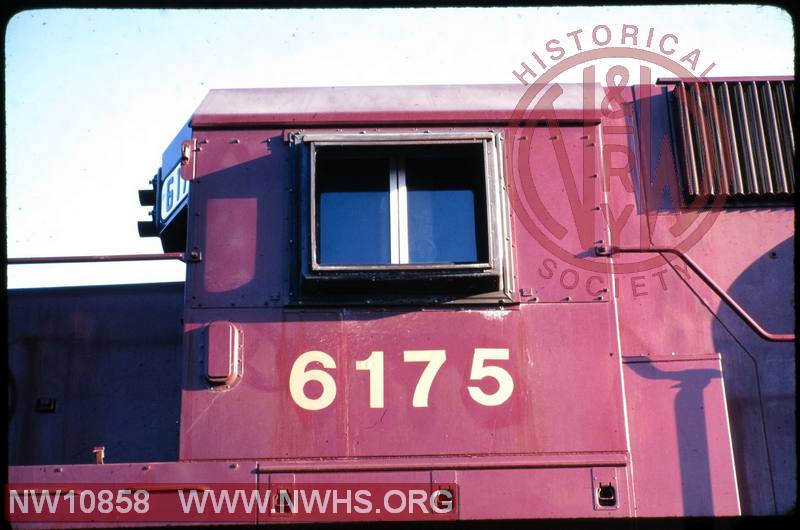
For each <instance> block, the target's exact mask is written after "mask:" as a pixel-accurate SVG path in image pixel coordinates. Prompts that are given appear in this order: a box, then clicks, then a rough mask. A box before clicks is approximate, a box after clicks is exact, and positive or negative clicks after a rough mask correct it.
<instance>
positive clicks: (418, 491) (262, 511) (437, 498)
mask: <svg viewBox="0 0 800 530" xmlns="http://www.w3.org/2000/svg"><path fill="white" fill-rule="evenodd" d="M456 491H457V490H456V486H455V484H440V485H438V486H436V487H431V486H430V484H425V485H422V484H420V485H418V486H417V485H414V486H410V485H408V484H403V485H399V484H391V485H390V484H369V485H358V486H355V485H348V486H345V485H342V484H336V485H327V486H318V485H315V486H314V487H309V486H302V487H298V486H297V485H291V486H283V485H281V486H277V487H276V485H273V487H272V488H271V489H259V488H254V487H242V485H241V484H238V485H226V486H225V487H222V485H217V486H209V485H204V486H197V487H186V486H185V485H183V486H178V485H176V486H175V487H170V486H169V485H164V484H159V485H157V486H153V485H138V486H127V487H125V488H124V489H122V488H120V487H119V486H117V487H114V486H110V485H102V487H100V485H92V486H88V485H76V484H71V485H69V486H66V485H59V486H58V487H55V486H54V485H52V484H50V485H47V486H45V485H36V486H34V485H30V484H26V485H24V486H23V485H16V486H12V485H9V486H8V487H7V488H6V493H7V496H6V516H7V518H8V519H9V520H11V521H20V522H46V521H64V522H80V521H116V522H148V521H149V522H157V521H162V522H167V521H200V520H202V521H209V520H211V521H220V522H225V521H228V522H238V521H247V520H250V519H251V517H252V516H267V517H287V518H293V519H300V520H309V521H313V520H331V521H335V520H353V519H355V520H391V519H398V520H431V519H440V520H441V519H455V518H457V508H456V495H455V492H456Z"/></svg>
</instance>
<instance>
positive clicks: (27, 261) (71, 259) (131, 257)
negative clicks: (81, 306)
mask: <svg viewBox="0 0 800 530" xmlns="http://www.w3.org/2000/svg"><path fill="white" fill-rule="evenodd" d="M168 259H177V260H181V261H184V262H186V261H193V256H187V255H186V254H184V253H183V252H164V253H162V254H112V255H105V256H51V257H42V258H8V259H7V260H6V263H8V264H9V265H33V264H42V263H97V262H108V261H155V260H168Z"/></svg>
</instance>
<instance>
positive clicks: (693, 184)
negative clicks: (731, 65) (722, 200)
mask: <svg viewBox="0 0 800 530" xmlns="http://www.w3.org/2000/svg"><path fill="white" fill-rule="evenodd" d="M674 84H675V89H674V92H673V94H674V97H673V102H674V105H675V106H674V111H675V115H676V118H677V121H676V125H677V129H678V130H677V131H676V133H677V134H676V137H677V138H676V140H677V142H678V144H679V146H680V147H681V151H682V158H683V162H684V163H683V166H684V171H683V173H684V184H685V187H686V192H687V194H688V195H689V197H690V198H698V197H730V198H732V199H734V200H736V199H741V200H744V201H750V200H760V199H767V200H769V199H770V198H771V199H781V198H790V197H791V196H792V195H793V194H794V190H795V182H794V131H793V130H792V116H793V115H794V114H793V113H794V81H793V80H753V81H680V80H678V81H676V82H675V83H674Z"/></svg>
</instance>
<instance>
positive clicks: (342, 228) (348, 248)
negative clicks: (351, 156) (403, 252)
mask: <svg viewBox="0 0 800 530" xmlns="http://www.w3.org/2000/svg"><path fill="white" fill-rule="evenodd" d="M387 178H388V177H387ZM319 224H320V227H319V234H320V263H322V264H325V265H348V264H385V263H389V262H390V260H391V255H390V252H391V250H390V247H389V241H390V240H389V193H388V191H386V192H383V191H333V192H322V193H321V194H320V201H319Z"/></svg>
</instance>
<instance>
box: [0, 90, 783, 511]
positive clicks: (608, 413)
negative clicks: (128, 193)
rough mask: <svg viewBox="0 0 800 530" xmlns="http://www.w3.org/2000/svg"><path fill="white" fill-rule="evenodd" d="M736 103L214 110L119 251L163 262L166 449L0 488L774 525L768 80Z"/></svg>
mask: <svg viewBox="0 0 800 530" xmlns="http://www.w3.org/2000/svg"><path fill="white" fill-rule="evenodd" d="M704 83H705V84H704ZM748 83H749V82H743V81H730V80H712V81H705V82H697V83H687V82H685V81H682V80H666V81H664V82H662V83H659V84H657V85H653V86H646V87H638V86H637V87H634V88H633V89H631V90H630V91H629V92H626V96H625V97H626V98H627V99H626V104H627V108H629V109H633V110H632V111H631V114H628V115H625V116H620V115H618V114H614V115H609V114H608V113H606V112H605V111H604V109H603V106H602V102H603V99H604V96H605V89H604V88H603V87H601V86H599V85H588V86H587V85H564V86H562V87H561V90H562V93H561V96H560V97H559V98H558V99H557V100H556V101H555V103H554V104H553V105H552V106H551V107H550V108H546V109H544V110H542V109H540V108H538V107H533V108H532V109H528V110H526V111H525V112H524V113H522V114H520V110H519V102H520V101H524V97H525V95H526V89H525V87H523V86H516V85H480V86H471V87H455V86H419V87H361V88H358V87H351V88H307V89H299V88H298V89H242V90H212V91H211V92H210V93H209V94H208V95H207V96H206V98H205V99H204V101H203V102H202V103H201V105H200V106H199V108H198V109H197V111H196V112H195V113H194V115H193V116H192V118H191V119H190V120H189V122H188V123H187V124H186V126H184V127H183V129H182V130H181V131H180V132H179V134H178V135H177V136H176V138H175V140H174V141H173V142H172V143H171V145H170V146H169V148H168V149H167V150H166V151H165V153H164V156H163V159H162V166H161V169H160V170H159V171H158V172H157V174H156V175H155V177H154V178H153V179H152V180H151V182H150V184H151V188H149V189H147V190H142V192H140V202H141V204H142V205H143V206H148V207H152V208H153V209H152V211H151V212H150V216H151V219H150V220H149V221H145V222H140V224H139V230H140V235H142V236H144V237H159V238H160V240H161V244H162V247H163V249H164V251H165V252H167V253H170V252H172V253H175V252H177V253H181V254H182V256H183V257H184V259H185V261H186V264H187V265H186V282H185V285H184V287H183V289H182V295H181V298H180V299H179V300H177V304H178V305H179V307H180V309H179V311H175V315H174V317H178V316H179V317H180V324H179V326H180V335H179V346H177V349H175V348H173V349H172V353H167V354H165V355H173V354H174V355H177V359H176V358H175V357H174V356H173V357H172V360H171V361H170V362H171V363H172V364H171V365H170V366H171V369H174V370H175V371H176V373H177V376H179V378H180V382H177V377H176V378H175V383H174V388H173V389H172V392H173V395H174V396H175V397H174V401H173V402H172V406H173V409H172V410H173V412H172V414H173V416H174V419H175V421H176V422H177V425H176V427H175V429H176V431H177V432H174V435H175V436H174V438H173V442H172V445H171V447H167V448H165V449H164V450H163V451H161V452H151V453H152V454H153V455H154V456H155V457H156V458H155V459H149V458H148V459H146V461H143V460H142V459H139V460H133V459H125V460H114V458H115V457H114V452H113V451H108V452H107V456H106V462H105V463H104V464H103V465H97V464H92V463H91V461H90V462H79V461H70V462H65V461H62V462H60V463H59V462H55V461H51V460H48V461H44V460H42V459H41V458H40V457H38V456H36V455H28V456H26V457H23V456H20V455H21V453H14V452H13V449H12V450H11V451H12V452H11V454H12V463H14V464H25V465H14V466H13V467H11V468H9V473H10V480H12V481H16V482H37V483H46V482H47V481H52V480H54V479H53V476H52V473H51V472H52V468H53V466H54V465H56V464H59V467H60V469H61V471H60V472H59V477H58V478H59V480H65V477H68V476H69V477H71V478H72V479H74V480H79V479H80V480H90V481H96V482H102V481H103V480H105V479H108V478H109V477H111V476H112V470H111V468H114V471H113V473H116V475H114V476H115V477H116V478H114V480H116V481H118V480H124V481H133V482H148V483H175V482H181V483H198V484H199V483H236V484H245V485H250V486H254V487H257V486H260V485H265V484H267V485H275V484H280V485H284V486H282V487H285V488H287V489H291V488H292V487H294V486H299V485H302V484H341V483H350V484H360V485H364V484H367V485H370V484H371V485H377V484H383V485H385V484H397V483H409V484H410V483H413V484H423V485H424V487H425V488H428V489H429V490H430V491H434V490H436V491H438V490H440V489H446V490H447V491H455V492H457V499H458V502H457V506H458V509H457V513H456V514H454V515H453V518H458V519H463V520H469V519H507V518H515V519H518V518H591V517H600V518H605V517H652V516H674V515H692V516H697V515H701V516H716V515H738V514H742V513H745V514H764V513H783V512H786V511H789V510H791V509H792V507H793V503H794V496H796V485H795V483H796V477H795V475H794V468H795V466H794V462H795V456H794V445H793V444H794V440H795V435H794V432H795V430H794V429H795V427H794V419H793V418H794V400H793V398H792V399H791V400H790V399H788V398H787V397H786V396H787V395H791V396H793V395H794V394H793V392H794V390H793V385H794V375H793V374H794V350H793V341H794V335H789V334H788V332H789V331H790V330H791V327H792V323H793V322H794V305H793V304H794V301H793V295H792V294H791V293H789V292H787V290H786V289H781V287H780V286H781V285H783V283H782V282H786V281H793V280H792V278H793V276H792V274H793V273H792V265H791V264H792V258H793V219H794V217H793V216H794V213H793V211H792V208H791V205H790V203H791V200H792V198H793V194H794V175H793V160H794V148H793V140H792V141H791V142H788V141H784V139H785V138H786V135H787V134H788V135H789V136H790V137H791V134H792V133H791V120H789V119H788V118H787V117H788V116H791V113H790V112H791V106H792V105H793V99H791V98H790V97H789V96H788V94H791V87H792V86H793V80H791V79H774V80H758V81H755V80H754V81H752V83H753V87H755V88H752V89H751V88H750V84H748ZM787 87H788V88H787ZM787 90H788V91H787ZM704 91H705V92H704ZM706 93H709V94H713V95H719V94H722V95H727V97H728V99H726V100H724V101H727V102H728V103H727V106H725V105H722V107H721V109H722V110H720V111H719V112H720V113H721V114H720V116H721V117H722V118H724V119H722V120H720V119H717V120H716V121H713V120H712V121H711V122H709V121H708V120H706V121H702V120H701V119H700V117H701V116H703V114H702V113H703V112H705V111H704V110H703V107H702V104H698V103H696V102H695V99H694V98H698V99H697V101H705V100H701V99H699V98H701V96H702V97H705V96H703V94H706ZM739 93H741V95H742V98H741V99H740V100H739V99H736V97H734V98H733V99H731V97H730V96H731V94H733V95H734V96H736V95H737V94H739ZM759 94H761V96H762V99H758V95H759ZM766 95H769V98H770V99H769V101H770V102H772V103H770V104H771V105H772V106H771V107H767V106H765V105H766V103H764V101H767V99H766ZM748 97H749V98H750V99H748ZM731 101H733V103H731ZM776 102H777V103H776ZM781 103H782V104H784V107H785V112H788V113H789V114H786V115H784V113H783V112H784V111H781V108H782V107H781V106H780V104H781ZM764 109H767V110H769V109H771V111H770V112H771V114H764V119H763V120H762V126H763V127H762V129H763V130H761V132H760V133H759V132H758V131H757V130H755V128H754V127H751V128H750V129H748V130H747V132H743V128H742V127H741V124H743V123H745V122H747V121H748V120H747V117H748V115H749V114H748V113H752V112H755V111H756V110H758V111H759V112H760V111H761V110H764ZM643 116H644V117H643ZM759 116H761V114H759ZM723 122H724V123H727V124H728V125H726V126H722V125H720V123H723ZM715 124H716V125H715ZM703 127H717V128H716V129H713V132H714V134H710V133H709V132H708V131H706V130H705V129H703ZM787 128H788V129H787ZM772 129H774V131H772ZM787 130H788V133H787V132H786V131H787ZM771 131H772V132H771ZM759 134H760V136H759ZM715 138H729V139H730V143H728V144H726V143H725V142H717V141H715ZM791 138H793V137H791ZM744 139H746V140H747V142H746V143H745V142H743V141H742V140H744ZM737 142H738V143H737ZM742 145H745V146H749V147H746V148H744V149H742V147H741V146H742ZM731 146H732V147H731ZM737 146H738V147H737ZM748 149H749V151H748ZM759 149H762V150H763V152H762V151H759ZM770 149H771V150H772V151H770ZM731 153H735V155H736V156H735V157H732V156H730V155H731ZM759 153H762V154H759ZM763 153H767V154H766V155H763ZM770 153H773V154H771V155H770ZM656 154H657V155H658V156H656ZM622 155H625V156H629V158H628V159H627V161H626V162H624V163H620V157H621V156H622ZM762 155H763V156H762ZM734 158H735V160H734ZM759 164H761V166H759ZM737 186H738V187H739V188H737ZM662 192H663V193H664V196H662V195H661V194H662ZM665 197H666V198H665ZM734 240H746V241H747V242H748V244H747V245H746V248H742V246H741V245H739V246H734V245H731V244H730V242H731V241H734ZM773 253H774V257H771V256H773ZM762 258H763V259H762ZM753 271H756V272H753ZM737 282H738V283H737ZM759 282H761V283H759ZM756 286H760V287H756ZM753 289H762V291H763V292H765V293H767V292H768V293H769V294H770V296H771V297H772V298H771V299H770V302H768V301H766V300H759V299H757V298H758V297H753V296H752V293H753V292H754V291H753ZM742 297H745V298H742ZM171 311H174V309H171ZM767 330H769V331H767ZM776 330H777V332H776ZM778 332H780V333H778ZM781 333H783V334H781ZM153 362H156V359H153ZM18 363H19V365H20V366H22V365H23V364H24V360H19V361H18ZM15 366H16V365H15ZM12 371H13V370H12ZM766 374H769V375H766ZM126 384H134V383H133V382H131V381H128V382H126ZM162 391H164V390H163V389H162ZM787 392H788V394H787ZM178 394H179V397H178V396H177V395H178ZM66 399H69V396H66ZM154 399H155V398H154ZM178 404H179V406H178ZM126 413H127V414H129V415H136V414H138V412H135V411H126ZM98 421H105V419H102V420H101V419H98ZM25 429H27V430H25ZM15 432H16V433H18V435H19V436H22V435H24V436H36V435H37V433H39V432H41V431H39V430H37V427H36V423H35V422H33V423H30V422H29V423H28V424H27V427H22V426H20V427H19V430H17V431H15ZM95 432H97V431H95ZM104 443H105V445H106V446H108V442H104V440H103V439H102V435H100V434H98V435H97V440H96V441H94V442H93V444H94V445H103V444H104ZM167 445H170V444H169V442H168V443H167ZM12 446H13V443H12ZM151 453H147V452H146V451H145V452H144V453H143V454H151ZM85 454H86V455H89V453H88V452H87V453H85ZM159 457H160V458H162V459H163V460H166V461H160V462H159V461H156V460H157V459H158V458H159ZM74 458H75V459H76V460H77V459H78V458H79V457H74ZM87 458H88V456H87ZM37 459H38V460H37ZM14 460H16V461H14ZM62 464H72V465H65V466H62ZM259 517H260V518H259ZM271 517H273V516H270V515H267V516H265V515H264V514H261V515H253V519H252V521H258V522H272V521H275V520H278V519H274V518H271ZM401 518H402V517H401ZM312 519H313V518H312ZM378 519H380V517H378ZM406 519H413V517H412V516H408V517H406ZM281 520H283V519H281ZM313 520H337V519H335V517H333V516H332V515H331V514H318V519H313Z"/></svg>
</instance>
